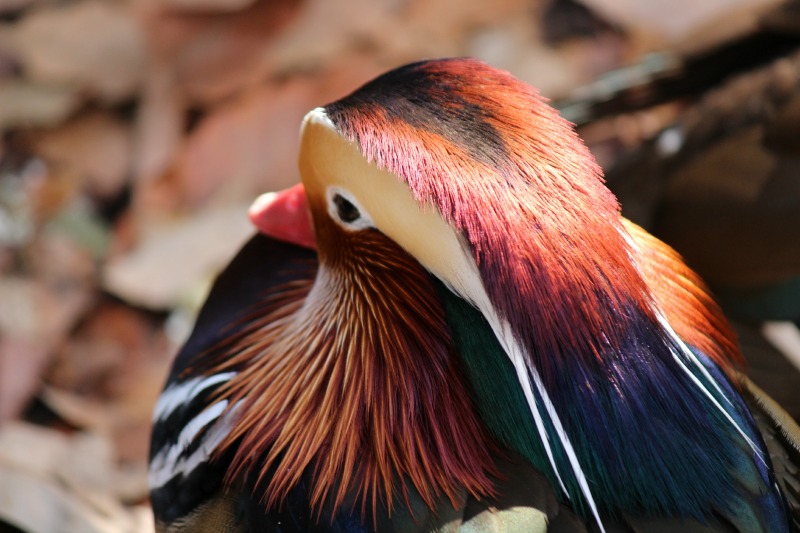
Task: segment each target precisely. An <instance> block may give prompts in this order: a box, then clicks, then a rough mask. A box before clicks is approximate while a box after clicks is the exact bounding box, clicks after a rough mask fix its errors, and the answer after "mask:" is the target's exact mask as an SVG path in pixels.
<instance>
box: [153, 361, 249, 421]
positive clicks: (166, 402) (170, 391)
mask: <svg viewBox="0 0 800 533" xmlns="http://www.w3.org/2000/svg"><path fill="white" fill-rule="evenodd" d="M235 375H236V372H221V373H219V374H214V375H213V376H209V377H206V378H203V377H197V378H192V379H190V380H188V381H184V382H183V383H176V384H173V385H170V386H169V387H167V388H166V390H164V392H162V393H161V396H159V398H158V401H157V402H156V407H155V409H154V410H153V421H155V422H158V421H160V420H164V419H166V418H167V417H169V415H171V414H172V413H173V412H175V410H176V409H177V408H178V407H180V406H181V405H185V404H187V403H189V402H190V401H191V400H192V398H194V397H195V396H197V395H198V394H200V393H201V392H203V391H204V390H206V389H208V388H209V387H213V386H214V385H217V384H219V383H223V382H225V381H228V380H229V379H231V378H232V377H233V376H235Z"/></svg>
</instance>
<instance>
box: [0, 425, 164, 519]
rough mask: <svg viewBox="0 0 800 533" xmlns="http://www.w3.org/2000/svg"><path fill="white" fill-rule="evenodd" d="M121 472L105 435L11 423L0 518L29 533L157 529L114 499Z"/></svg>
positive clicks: (1, 462) (5, 439) (1, 473)
mask: <svg viewBox="0 0 800 533" xmlns="http://www.w3.org/2000/svg"><path fill="white" fill-rule="evenodd" d="M116 469H117V467H116V466H115V464H114V457H113V453H112V451H111V447H110V445H109V443H108V441H107V440H105V439H103V438H101V437H98V436H95V435H90V434H85V433H83V434H81V433H79V434H76V435H72V436H70V435H65V434H62V433H59V432H57V431H55V430H52V429H46V428H42V427H38V426H33V425H30V424H25V423H16V422H10V423H6V424H4V425H3V426H2V427H0V478H2V479H3V483H0V519H2V520H6V521H7V522H10V523H12V524H15V525H16V526H17V527H19V528H21V529H22V530H23V531H25V532H26V533H56V532H57V533H146V532H150V531H152V530H153V526H152V521H151V520H148V516H147V513H146V512H143V510H142V509H140V508H137V509H129V508H126V507H124V506H123V505H122V504H121V503H120V502H119V499H118V498H116V497H115V491H114V484H115V482H116V480H115V475H116V474H115V472H116ZM140 475H143V474H140Z"/></svg>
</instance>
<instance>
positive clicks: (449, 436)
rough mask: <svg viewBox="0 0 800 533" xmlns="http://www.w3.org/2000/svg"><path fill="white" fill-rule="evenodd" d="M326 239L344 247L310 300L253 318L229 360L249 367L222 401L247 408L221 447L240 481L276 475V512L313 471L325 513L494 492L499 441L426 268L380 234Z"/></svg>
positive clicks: (331, 250)
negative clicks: (410, 497) (490, 434)
mask: <svg viewBox="0 0 800 533" xmlns="http://www.w3.org/2000/svg"><path fill="white" fill-rule="evenodd" d="M331 226H332V224H331ZM325 233H328V234H327V235H323V236H322V237H320V234H325ZM317 234H318V238H320V242H328V243H331V242H333V243H335V244H332V245H330V246H326V247H325V248H324V250H321V251H320V259H321V264H322V266H321V267H320V269H319V271H318V274H317V278H316V280H315V281H314V284H313V287H312V288H311V290H310V291H309V292H308V295H307V297H305V298H304V299H300V298H298V299H296V300H295V301H290V302H286V301H283V302H281V303H280V304H279V305H277V306H274V307H273V308H272V309H271V310H270V311H269V312H268V313H267V314H265V315H264V317H263V318H261V319H258V320H256V321H254V322H253V323H252V325H251V326H250V327H249V328H248V329H247V332H246V333H245V334H243V335H242V336H241V337H240V338H239V339H238V340H237V341H236V342H235V344H234V345H233V346H232V347H231V348H230V349H229V350H227V360H226V362H224V363H223V364H221V367H220V368H221V369H224V368H226V367H244V369H243V370H241V371H240V372H239V374H238V375H237V376H236V377H235V378H234V379H233V380H232V381H231V383H230V385H229V387H228V388H227V390H226V391H225V392H224V397H225V398H227V399H228V400H229V405H236V404H237V403H238V402H241V403H239V405H238V407H237V408H236V417H237V422H236V425H235V427H234V429H233V430H232V431H231V433H230V434H229V435H228V437H227V438H226V440H225V442H224V444H223V446H222V450H224V449H230V448H232V447H234V446H235V447H236V452H235V455H234V459H233V468H232V470H231V473H232V476H233V477H238V476H242V475H247V474H250V475H252V474H253V473H255V474H257V475H259V476H261V477H264V479H263V481H264V482H265V486H266V493H265V494H264V495H263V497H264V499H265V500H266V502H267V503H268V504H269V505H274V504H278V503H280V501H281V500H282V498H283V497H284V496H285V495H286V494H287V492H288V491H289V490H290V489H291V488H292V487H293V486H295V485H296V484H297V483H298V482H299V481H300V478H301V476H302V475H303V473H304V472H309V471H310V472H311V473H312V475H313V480H314V488H313V492H312V494H311V502H312V505H313V506H314V508H315V509H317V510H319V509H320V507H321V506H322V505H323V504H325V503H330V502H332V503H333V505H334V507H335V508H336V507H338V506H339V505H341V504H342V502H343V501H345V499H348V500H349V499H350V498H351V497H353V496H355V497H356V498H360V499H361V503H362V506H365V505H366V504H367V501H368V500H371V504H372V507H373V512H374V511H375V509H376V506H377V503H378V501H379V499H380V500H383V501H384V502H385V504H386V505H387V506H388V508H389V509H391V507H392V502H393V500H395V499H396V497H397V495H398V493H399V494H401V495H402V496H404V497H406V498H407V494H406V489H405V488H403V489H400V490H398V486H399V485H400V484H401V483H402V482H403V480H410V482H411V483H412V484H413V485H414V487H415V488H416V490H417V491H418V492H419V494H420V495H421V496H422V498H423V499H424V501H425V502H426V503H428V504H429V505H432V504H433V502H434V501H435V499H436V498H437V495H442V494H443V495H445V496H446V497H448V498H449V499H450V500H451V501H452V503H453V505H457V504H458V500H459V496H458V495H459V494H462V493H463V491H464V490H466V491H468V492H470V493H472V494H474V495H478V496H480V495H487V494H490V493H491V482H490V479H489V476H490V475H491V473H492V472H493V466H492V461H491V458H490V454H489V445H488V442H489V440H488V438H487V437H486V435H485V434H484V430H483V428H482V425H481V424H480V423H479V421H478V419H477V415H476V414H475V409H474V407H473V406H472V405H471V401H470V398H469V396H468V394H467V390H466V388H465V386H464V383H463V379H462V377H461V376H460V374H459V371H458V369H457V367H456V365H455V357H454V354H453V353H452V346H451V342H450V337H449V333H448V329H447V324H446V322H445V317H444V314H443V311H442V309H441V307H440V305H439V302H438V300H437V299H436V291H435V290H434V287H433V286H432V284H431V281H430V279H429V278H428V275H427V273H425V272H424V271H423V270H422V268H421V267H420V266H419V264H418V263H416V261H414V260H413V259H412V258H411V257H409V256H408V255H407V254H406V253H405V252H403V251H402V250H401V249H400V248H398V247H397V245H395V244H394V243H393V242H391V241H390V240H389V239H387V238H386V237H384V236H382V235H381V234H379V233H377V232H372V231H365V232H360V233H359V234H357V235H356V234H352V233H348V232H345V231H343V230H340V229H339V228H338V227H322V228H321V227H319V225H318V227H317ZM268 473H269V474H271V475H272V477H271V479H266V478H265V476H267V475H269V474H268Z"/></svg>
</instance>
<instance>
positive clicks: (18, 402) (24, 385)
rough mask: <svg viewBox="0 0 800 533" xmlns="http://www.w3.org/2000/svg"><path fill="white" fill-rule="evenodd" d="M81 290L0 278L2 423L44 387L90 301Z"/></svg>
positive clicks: (86, 293) (15, 413) (87, 292)
mask: <svg viewBox="0 0 800 533" xmlns="http://www.w3.org/2000/svg"><path fill="white" fill-rule="evenodd" d="M91 297H92V295H91V292H89V291H86V290H84V289H82V288H76V287H71V288H66V289H65V290H55V289H49V288H47V287H45V286H44V285H43V284H41V283H37V282H36V281H34V280H30V279H24V278H19V277H5V278H0V302H3V305H2V306H0V421H3V420H7V419H9V418H11V417H14V416H16V415H18V414H19V412H20V410H21V409H22V408H23V407H24V406H25V405H26V404H27V402H28V400H29V399H30V398H31V397H32V396H33V394H35V392H36V390H37V389H38V387H39V383H40V376H41V374H42V372H43V370H44V368H45V366H46V364H47V363H48V361H49V359H50V357H51V355H52V350H53V348H54V346H55V345H56V343H57V342H59V341H60V340H61V338H63V336H64V335H65V334H66V332H67V331H68V330H69V328H70V327H71V326H72V324H74V323H75V321H76V320H77V318H78V317H79V316H80V315H81V313H82V312H83V311H84V310H85V309H86V307H87V306H88V304H89V302H90V301H91Z"/></svg>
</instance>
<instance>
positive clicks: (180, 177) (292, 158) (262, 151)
mask: <svg viewBox="0 0 800 533" xmlns="http://www.w3.org/2000/svg"><path fill="white" fill-rule="evenodd" d="M315 94H316V93H315V88H314V87H313V85H311V84H309V83H304V81H303V80H294V81H292V82H289V83H286V84H284V85H282V86H280V87H278V88H263V89H258V90H254V91H251V92H250V93H248V94H246V95H244V96H242V97H240V98H237V99H236V100H234V101H232V102H230V103H228V104H226V105H224V106H220V107H219V108H218V109H217V110H216V111H215V112H214V113H212V114H211V115H209V116H208V117H207V118H206V119H205V120H203V121H202V123H201V124H200V125H199V126H198V127H197V129H196V130H195V131H194V132H193V133H192V135H191V136H190V137H189V138H188V140H187V142H186V146H185V147H184V149H183V150H182V151H181V153H180V155H179V156H178V158H177V161H176V163H175V167H174V172H173V175H172V176H170V177H171V178H172V179H173V180H175V181H176V182H177V184H179V186H180V188H181V191H182V195H183V197H184V199H185V201H186V203H187V204H188V206H191V207H193V208H197V207H198V206H201V205H203V204H205V203H206V202H209V201H213V202H214V203H216V204H219V203H229V202H232V201H234V202H236V201H239V202H246V201H249V200H250V199H251V198H253V197H255V195H256V194H258V193H260V192H263V191H267V190H274V189H280V188H283V187H286V186H288V185H291V184H293V183H296V182H297V181H298V175H297V162H296V155H295V154H297V150H298V142H299V141H298V134H297V132H298V128H299V125H300V121H301V120H302V118H303V116H304V115H305V113H306V112H307V111H308V110H309V109H312V108H313V107H316V106H317V105H319V104H320V103H322V102H318V101H316V100H315Z"/></svg>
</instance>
